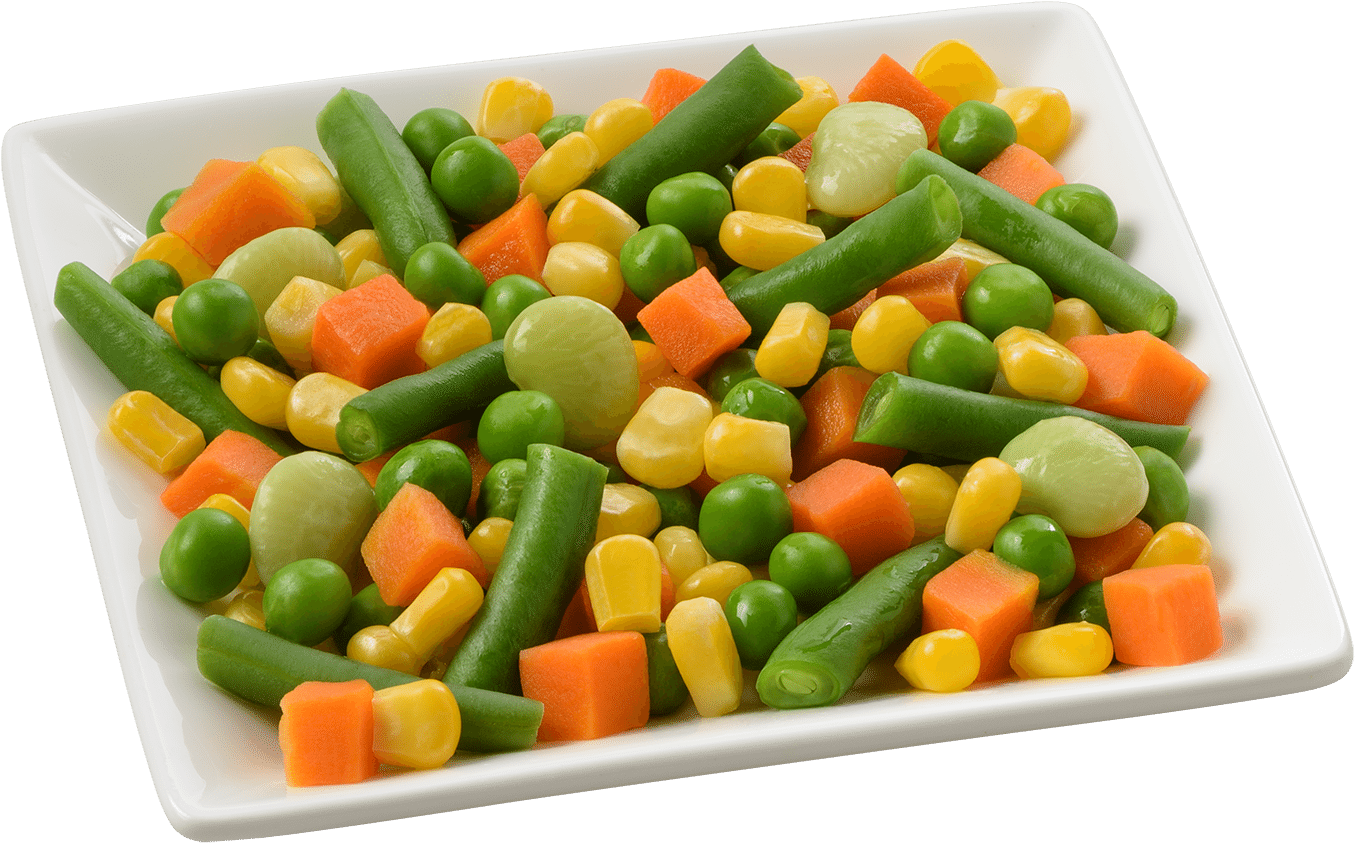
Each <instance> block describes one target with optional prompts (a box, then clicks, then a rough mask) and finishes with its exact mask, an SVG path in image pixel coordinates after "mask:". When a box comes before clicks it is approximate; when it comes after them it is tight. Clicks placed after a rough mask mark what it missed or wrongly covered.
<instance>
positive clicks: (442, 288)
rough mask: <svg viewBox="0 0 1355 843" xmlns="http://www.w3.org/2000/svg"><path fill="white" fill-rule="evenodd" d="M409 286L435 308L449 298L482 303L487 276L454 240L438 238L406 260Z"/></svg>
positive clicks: (406, 274) (416, 296) (416, 250)
mask: <svg viewBox="0 0 1355 843" xmlns="http://www.w3.org/2000/svg"><path fill="white" fill-rule="evenodd" d="M403 280H404V285H405V289H406V290H409V294H410V295H412V296H413V297H414V298H416V299H418V300H419V301H421V302H423V303H424V304H426V305H428V306H429V307H430V308H431V309H433V310H437V309H438V308H440V307H442V306H443V305H444V304H447V303H448V302H459V303H461V304H469V305H472V306H475V307H479V306H480V302H481V300H482V299H483V298H484V295H485V276H484V275H483V274H482V273H481V272H480V270H479V269H476V268H475V265H474V264H472V263H471V262H470V261H468V260H466V258H465V256H464V255H462V254H461V253H460V252H458V251H457V250H456V247H455V246H453V245H452V244H451V243H445V242H443V241H441V240H434V241H432V242H431V243H425V244H423V245H422V246H420V247H419V248H417V249H415V250H414V253H413V254H411V255H410V256H409V261H408V262H407V263H406V264H405V274H404V279H403Z"/></svg>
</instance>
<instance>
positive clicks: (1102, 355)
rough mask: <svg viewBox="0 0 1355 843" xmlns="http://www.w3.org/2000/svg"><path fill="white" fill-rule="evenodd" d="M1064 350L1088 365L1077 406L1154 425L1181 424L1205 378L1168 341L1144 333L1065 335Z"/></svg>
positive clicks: (1192, 407)
mask: <svg viewBox="0 0 1355 843" xmlns="http://www.w3.org/2000/svg"><path fill="white" fill-rule="evenodd" d="M1066 346H1067V348H1068V350H1069V351H1071V352H1073V353H1074V354H1076V355H1077V356H1078V358H1079V359H1080V360H1081V361H1082V362H1083V363H1085V364H1086V365H1087V387H1086V389H1084V390H1083V391H1082V397H1081V398H1079V399H1078V400H1077V406H1079V407H1081V408H1083V409H1084V410H1094V411H1095V412H1098V413H1105V414H1107V415H1111V416H1118V417H1120V418H1123V419H1132V420H1134V421H1146V422H1157V423H1158V424H1185V423H1186V420H1187V419H1188V418H1190V413H1191V411H1192V410H1194V409H1195V402H1196V401H1198V400H1199V398H1200V395H1201V394H1202V393H1203V392H1204V389H1205V387H1206V386H1208V385H1209V376H1208V375H1206V374H1205V373H1204V372H1203V371H1201V370H1200V368H1199V367H1198V366H1196V365H1195V364H1194V363H1192V362H1191V361H1190V360H1188V359H1187V358H1186V356H1185V355H1183V354H1182V353H1181V352H1179V351H1177V350H1176V349H1175V348H1174V347H1173V346H1172V345H1171V343H1168V342H1167V341H1166V340H1163V339H1159V338H1158V337H1155V336H1153V335H1152V334H1150V333H1148V332H1147V331H1131V332H1130V333H1127V334H1096V335H1086V336H1078V337H1069V339H1068V342H1067V343H1066Z"/></svg>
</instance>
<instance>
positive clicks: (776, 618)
mask: <svg viewBox="0 0 1355 843" xmlns="http://www.w3.org/2000/svg"><path fill="white" fill-rule="evenodd" d="M725 619H726V620H727V621H729V631H730V632H731V633H732V634H733V638H734V646H735V647H736V648H737V649H738V651H739V662H740V663H741V664H742V665H743V666H744V667H745V668H747V669H748V670H761V669H762V666H763V665H765V664H766V663H767V659H768V657H770V656H771V654H772V651H773V650H775V649H776V645H777V644H780V643H781V639H783V638H785V637H786V636H787V635H788V634H790V631H791V630H792V629H794V628H795V625H796V624H797V623H798V622H799V615H798V612H797V610H796V607H795V597H794V596H793V595H792V594H791V593H790V591H788V590H787V589H786V588H785V587H784V586H781V585H778V584H776V583H774V582H772V581H771V580H752V581H751V582H746V583H743V584H742V585H740V586H738V587H736V588H735V589H734V590H733V591H732V592H730V594H729V598H728V599H727V600H725Z"/></svg>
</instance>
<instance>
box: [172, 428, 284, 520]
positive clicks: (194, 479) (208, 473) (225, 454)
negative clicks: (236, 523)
mask: <svg viewBox="0 0 1355 843" xmlns="http://www.w3.org/2000/svg"><path fill="white" fill-rule="evenodd" d="M280 459H282V457H281V456H280V455H279V454H278V453H277V451H274V450H273V449H272V448H270V447H268V446H267V445H265V444H263V443H262V442H260V441H259V440H258V439H255V438H254V437H253V436H250V435H249V434H248V433H241V432H240V431H238V430H223V431H222V432H221V433H219V434H217V437H216V438H215V439H213V440H212V441H211V442H208V443H207V447H206V448H204V449H203V451H202V453H200V454H198V455H197V457H195V458H194V459H193V461H192V462H190V463H189V464H188V465H187V466H186V467H185V468H184V470H183V473H182V474H180V475H179V476H178V477H175V478H174V479H173V480H171V481H169V485H168V486H166V487H165V490H164V491H163V492H161V493H160V502H161V503H162V504H164V505H165V508H166V509H168V510H169V511H170V512H172V513H174V515H175V516H176V517H178V518H182V517H184V515H186V514H187V513H188V512H190V511H192V510H194V509H197V508H198V506H200V505H201V504H202V502H203V501H205V500H207V499H208V498H210V497H211V496H212V495H215V494H218V493H219V494H224V495H230V496H231V497H233V498H235V499H236V500H237V501H239V502H240V504H241V505H242V506H244V507H245V508H246V509H248V508H249V507H250V506H253V505H254V493H255V492H257V491H258V490H259V482H260V481H262V480H263V476H264V475H265V474H267V473H268V470H269V469H270V468H272V467H273V466H275V465H277V463H278V460H280Z"/></svg>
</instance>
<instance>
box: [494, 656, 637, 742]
mask: <svg viewBox="0 0 1355 843" xmlns="http://www.w3.org/2000/svg"><path fill="white" fill-rule="evenodd" d="M518 670H519V675H520V676H521V679H522V695H523V696H524V697H527V698H528V699H533V700H538V701H540V702H541V703H542V705H543V706H544V707H545V711H544V713H543V715H542V719H541V728H540V730H539V731H538V732H537V737H538V739H539V740H542V741H577V740H591V739H593V738H602V737H606V736H608V735H615V734H617V733H619V732H625V731H628V730H630V729H638V728H639V727H641V726H643V725H645V724H646V723H648V722H649V656H648V654H647V652H646V650H645V638H644V636H643V635H641V634H640V633H638V632H633V631H629V630H627V631H620V632H588V633H584V634H582V635H572V636H570V637H568V638H560V639H557V640H555V641H548V642H546V643H545V644H539V645H537V646H535V647H528V648H527V649H525V650H523V651H522V652H521V653H520V654H519V656H518Z"/></svg>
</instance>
